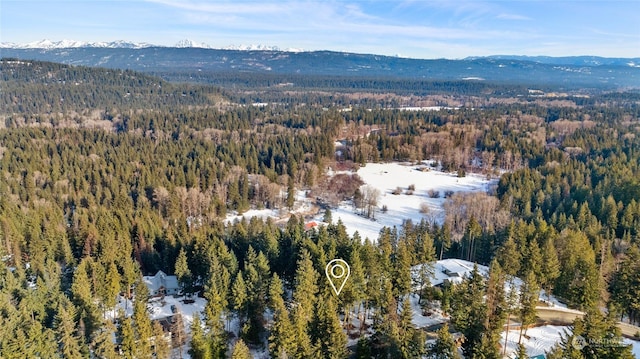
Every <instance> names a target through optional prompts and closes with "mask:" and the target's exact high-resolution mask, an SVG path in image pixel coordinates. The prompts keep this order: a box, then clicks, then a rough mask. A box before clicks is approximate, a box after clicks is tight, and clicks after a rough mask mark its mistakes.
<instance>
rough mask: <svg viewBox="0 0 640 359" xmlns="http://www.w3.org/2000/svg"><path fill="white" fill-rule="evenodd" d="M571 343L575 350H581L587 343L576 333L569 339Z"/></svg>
mask: <svg viewBox="0 0 640 359" xmlns="http://www.w3.org/2000/svg"><path fill="white" fill-rule="evenodd" d="M571 345H572V346H573V348H574V349H576V350H582V349H583V348H584V347H586V346H587V345H588V344H587V340H586V339H585V338H584V337H583V336H582V335H576V336H574V337H573V340H572V341H571Z"/></svg>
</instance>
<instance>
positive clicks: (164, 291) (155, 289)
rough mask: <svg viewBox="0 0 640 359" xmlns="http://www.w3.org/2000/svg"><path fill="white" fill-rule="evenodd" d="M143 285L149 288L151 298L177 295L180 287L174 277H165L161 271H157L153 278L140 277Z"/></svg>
mask: <svg viewBox="0 0 640 359" xmlns="http://www.w3.org/2000/svg"><path fill="white" fill-rule="evenodd" d="M142 279H143V280H144V284H146V285H147V288H149V294H150V295H151V296H152V297H160V296H165V295H174V294H178V292H179V291H180V286H179V285H178V278H177V277H176V276H175V275H166V274H165V273H164V272H163V271H161V270H160V271H158V273H156V274H155V275H154V276H144V277H142Z"/></svg>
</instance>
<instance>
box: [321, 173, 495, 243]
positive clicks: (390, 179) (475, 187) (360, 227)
mask: <svg viewBox="0 0 640 359" xmlns="http://www.w3.org/2000/svg"><path fill="white" fill-rule="evenodd" d="M357 173H358V175H359V176H360V177H361V178H362V180H363V181H364V182H365V186H366V185H369V186H372V187H373V188H376V189H378V190H379V191H380V199H379V201H378V205H377V209H376V213H375V220H374V219H369V218H365V217H364V216H362V215H360V214H359V213H358V210H354V208H353V205H352V204H351V203H349V202H343V203H341V204H340V206H339V207H338V208H337V209H332V215H333V218H334V221H337V220H338V219H340V220H341V221H342V223H343V224H344V225H345V226H346V228H347V233H349V235H353V234H354V233H355V232H356V231H357V232H358V233H359V234H360V237H362V239H364V238H369V239H370V240H371V241H376V240H377V238H378V234H379V233H380V230H381V229H382V228H384V227H390V228H391V227H393V226H396V227H399V226H401V225H402V223H403V222H404V221H405V220H407V219H411V220H412V221H414V222H420V221H421V220H422V219H427V220H430V221H436V222H437V223H442V222H443V221H444V209H443V205H444V201H445V198H444V197H445V192H447V191H451V192H452V193H456V192H486V191H488V190H489V189H490V188H491V187H492V186H493V185H495V184H497V183H498V180H497V179H490V180H487V178H486V176H481V175H476V174H469V175H467V176H465V177H457V175H456V174H455V173H445V172H440V171H437V170H434V169H432V168H431V167H429V166H427V165H426V164H422V165H405V164H401V163H395V162H394V163H368V164H367V165H366V166H364V167H362V168H360V169H359V170H358V172H357ZM410 185H413V186H415V189H414V190H413V191H412V192H413V194H407V193H408V191H407V189H408V187H409V186H410ZM398 187H400V188H401V189H402V193H401V194H397V195H394V194H392V192H393V191H394V190H396V188H398ZM430 192H431V193H430ZM436 192H437V193H438V197H437V198H435V196H434V194H435V193H436ZM423 204H426V206H428V208H429V211H428V213H426V214H425V213H420V208H421V206H423ZM383 206H386V207H387V212H386V213H383V212H381V208H382V207H383Z"/></svg>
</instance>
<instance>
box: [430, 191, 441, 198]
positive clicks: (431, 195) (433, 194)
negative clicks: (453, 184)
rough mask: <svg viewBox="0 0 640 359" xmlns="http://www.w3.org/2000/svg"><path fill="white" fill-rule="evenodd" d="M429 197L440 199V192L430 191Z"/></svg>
mask: <svg viewBox="0 0 640 359" xmlns="http://www.w3.org/2000/svg"><path fill="white" fill-rule="evenodd" d="M427 195H428V196H429V198H440V191H436V190H434V189H430V190H428V191H427Z"/></svg>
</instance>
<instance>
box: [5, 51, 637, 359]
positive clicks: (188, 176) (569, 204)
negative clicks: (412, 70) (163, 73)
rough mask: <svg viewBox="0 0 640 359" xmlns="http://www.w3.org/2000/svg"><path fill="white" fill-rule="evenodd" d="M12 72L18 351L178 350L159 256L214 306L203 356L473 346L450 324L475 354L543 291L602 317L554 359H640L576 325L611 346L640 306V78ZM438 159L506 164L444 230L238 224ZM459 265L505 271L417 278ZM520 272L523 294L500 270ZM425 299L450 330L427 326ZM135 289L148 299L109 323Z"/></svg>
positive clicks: (529, 318) (8, 197)
mask: <svg viewBox="0 0 640 359" xmlns="http://www.w3.org/2000/svg"><path fill="white" fill-rule="evenodd" d="M0 64H1V67H0V73H1V74H2V91H1V92H0V104H1V105H0V117H2V119H1V121H0V239H1V241H0V259H1V261H0V273H1V275H0V328H3V329H2V331H0V357H2V358H35V357H41V358H80V357H95V358H117V357H126V358H151V357H157V358H168V357H170V356H171V355H172V353H173V355H174V356H175V355H177V354H176V353H177V352H176V349H173V351H172V348H171V346H172V345H173V346H176V347H177V346H181V345H182V344H183V343H184V342H185V340H184V339H177V343H178V344H176V339H175V338H173V341H172V342H166V341H163V340H158V339H157V338H160V337H161V336H162V330H163V329H162V328H161V326H160V324H158V323H157V322H156V321H151V320H150V316H149V313H148V310H147V301H148V299H149V297H150V293H149V292H148V290H147V287H146V286H145V285H143V284H142V278H141V276H142V275H152V274H154V273H156V272H157V271H158V270H162V271H164V272H165V273H168V274H175V275H176V276H177V277H178V281H179V283H180V286H181V290H182V292H183V293H185V294H188V295H191V296H203V297H204V298H205V299H206V306H205V308H204V314H203V316H202V317H196V318H195V320H194V321H193V323H192V324H191V326H190V328H189V330H188V332H189V333H190V334H189V335H188V341H186V342H188V343H189V349H188V352H189V354H190V355H191V357H192V358H224V357H232V358H248V357H251V351H252V350H266V351H268V353H269V355H270V356H271V357H274V358H347V357H356V358H372V357H373V358H423V357H427V358H459V354H458V351H457V349H456V348H457V346H458V345H459V344H460V343H458V342H455V341H454V338H453V337H452V335H451V333H455V332H459V333H462V335H463V336H464V338H465V340H464V341H463V342H462V344H461V348H462V352H463V353H464V355H465V357H466V358H502V348H501V342H500V332H501V331H502V330H503V326H504V324H505V323H506V321H507V320H508V318H512V317H518V318H520V320H521V323H522V325H523V327H527V326H531V325H534V324H535V306H536V305H537V304H538V293H539V292H540V289H544V290H545V291H546V293H547V294H548V295H550V294H551V293H553V294H554V295H555V296H557V297H558V298H561V299H562V300H563V301H565V302H566V303H567V304H568V305H569V307H571V308H575V309H579V310H582V311H584V312H585V313H587V314H586V315H585V316H584V318H582V319H578V320H576V322H575V323H574V325H573V332H572V333H569V334H567V336H566V337H565V338H563V340H562V342H561V343H559V344H558V345H557V346H556V347H554V348H550V351H549V354H548V357H550V358H599V359H600V358H632V357H633V355H632V354H631V351H630V350H629V348H626V347H623V346H599V347H593V346H592V347H585V349H582V350H580V349H576V348H575V346H573V345H572V340H573V338H574V337H575V336H578V335H580V336H582V337H584V338H586V340H591V341H592V342H595V341H597V340H605V339H606V340H614V339H615V338H620V336H621V332H620V330H619V329H618V328H617V327H616V325H615V323H616V322H618V321H624V322H627V323H630V324H636V325H637V324H638V322H639V321H640V181H638V180H637V179H638V178H640V151H639V149H640V126H639V123H640V122H639V121H640V94H638V93H637V92H624V93H613V92H612V93H594V94H590V95H589V96H585V94H584V93H580V94H561V95H557V96H555V97H539V96H529V95H528V92H527V91H526V89H523V88H522V87H520V86H509V85H506V84H500V85H486V84H473V83H472V84H467V85H462V84H456V83H442V84H436V83H431V84H427V83H425V82H411V83H409V85H408V87H404V86H403V84H401V83H393V84H382V85H379V83H377V82H375V81H373V82H371V83H366V82H361V83H357V82H349V81H348V79H344V78H341V79H327V80H326V81H328V82H330V81H339V82H340V86H339V87H341V88H344V89H345V91H338V90H336V91H335V92H327V91H326V88H325V89H324V90H322V91H321V90H317V91H316V90H314V91H310V90H305V89H300V88H294V89H286V88H285V89H273V88H262V90H260V91H255V92H251V91H249V90H248V88H250V87H251V84H252V83H254V82H251V81H258V82H262V81H267V80H268V81H277V82H278V83H280V82H281V81H280V80H277V79H273V80H272V79H250V78H246V77H245V76H239V77H238V78H239V79H241V80H242V81H250V82H248V85H247V86H246V87H242V88H237V89H235V90H234V89H233V86H225V87H224V88H217V87H213V86H212V85H204V84H202V85H194V84H188V83H179V82H172V83H169V82H166V81H163V80H160V79H159V78H155V77H152V76H148V75H142V74H139V73H135V72H131V71H119V70H105V69H93V68H85V67H74V66H66V65H59V64H53V63H46V62H33V61H16V60H3V61H2V62H1V63H0ZM226 76H231V75H226ZM303 80H304V79H300V80H299V81H303ZM220 81H221V83H219V84H218V85H220V84H223V83H224V82H225V81H227V80H226V79H225V78H222V79H221V80H220ZM308 81H309V83H310V84H311V85H310V87H314V86H316V84H318V83H319V81H320V80H319V79H313V78H312V79H308ZM274 83H275V82H274ZM385 86H386V87H385ZM414 86H415V87H414ZM267 87H268V86H267ZM319 87H320V86H319ZM388 87H391V91H389V92H385V91H383V90H384V89H386V88H388ZM353 88H361V91H358V92H354V91H352V90H353ZM396 89H397V91H396ZM489 89H491V91H489ZM254 102H261V104H254ZM262 102H264V103H262ZM401 106H443V108H442V109H441V110H439V111H427V110H424V111H403V110H401V109H399V107H401ZM337 140H340V141H341V143H342V144H343V147H344V148H343V150H342V151H340V152H339V153H337V152H336V150H335V142H336V141H337ZM427 159H429V160H435V161H437V162H438V163H439V164H440V165H441V166H442V168H443V170H445V171H453V172H457V173H458V175H459V176H465V175H466V174H467V173H471V172H474V173H482V174H484V175H486V176H496V177H497V176H499V177H500V180H499V184H498V187H497V189H496V190H495V193H490V194H484V193H482V194H476V195H468V196H451V197H449V198H448V199H447V200H446V202H445V210H446V218H445V220H444V221H443V222H442V223H438V222H428V221H422V222H420V223H412V222H410V221H407V222H405V223H404V224H403V225H402V226H400V227H397V228H385V229H384V230H383V231H382V232H381V233H380V236H379V238H377V240H375V241H369V240H362V239H361V238H360V237H359V236H358V235H355V236H349V235H348V234H347V231H346V229H345V227H344V225H343V224H342V223H341V222H339V221H337V222H332V223H328V224H327V225H326V226H319V227H318V229H314V230H307V229H306V228H305V218H304V217H303V216H302V215H300V216H297V215H291V216H285V217H284V219H266V220H261V219H258V218H253V219H251V220H242V221H236V222H232V223H229V222H226V221H225V218H226V215H227V214H229V213H240V214H242V213H244V212H246V211H247V210H249V209H253V208H274V209H279V210H280V211H281V212H282V213H284V214H287V213H288V212H289V210H290V209H292V208H293V207H294V206H295V200H296V193H297V191H299V190H304V191H305V192H306V193H307V194H308V197H310V198H312V199H313V200H314V201H315V202H316V208H322V209H328V210H327V212H326V216H325V217H330V208H331V206H332V205H335V201H336V194H338V196H339V197H338V198H339V199H338V200H342V199H354V198H355V197H357V196H359V195H361V193H360V190H359V186H358V183H357V178H352V177H351V178H350V180H349V181H347V180H345V181H346V182H344V183H341V184H340V185H338V181H336V177H330V176H328V175H327V168H329V167H332V168H344V169H350V168H357V167H358V166H362V165H366V163H369V162H384V161H405V162H412V163H415V162H417V161H422V160H427ZM347 177H348V176H347ZM342 179H343V180H344V178H342ZM353 183H356V185H353ZM354 203H355V201H354ZM416 210H417V209H416ZM287 217H288V218H287ZM333 258H343V259H345V260H346V261H347V262H348V263H349V264H350V266H351V277H350V280H349V281H348V283H347V284H346V286H345V288H344V289H343V292H342V294H341V295H340V296H335V295H334V294H333V293H332V292H331V287H330V286H329V285H328V283H327V281H326V280H324V270H325V265H326V263H327V262H328V261H329V260H331V259H333ZM442 258H463V259H468V260H470V261H473V262H477V263H480V264H484V265H488V266H489V268H490V269H489V273H488V276H487V277H486V278H485V277H483V276H482V275H480V274H479V273H478V271H474V272H473V274H472V275H471V277H470V278H468V279H466V280H465V281H463V283H462V284H459V285H455V286H450V285H445V286H443V287H441V288H433V287H431V286H429V285H426V286H425V285H423V284H424V283H426V282H427V281H428V277H429V275H430V273H431V272H432V271H433V263H434V261H435V260H436V259H442ZM412 268H414V269H415V268H418V269H419V270H418V271H417V272H418V275H417V276H416V275H415V270H414V272H413V273H414V275H412ZM516 277H518V278H522V280H523V285H522V288H520V290H521V293H522V294H521V295H519V296H518V297H517V298H516V299H514V298H513V297H512V296H510V295H509V293H508V292H507V291H505V286H509V285H510V283H513V279H514V278H516ZM410 294H416V295H419V297H420V303H421V304H423V305H424V308H425V310H428V309H429V308H430V307H432V306H435V305H436V303H437V305H438V306H440V308H442V310H443V311H444V312H445V313H447V314H448V315H449V318H450V323H449V324H448V325H445V326H444V327H443V328H442V329H440V330H439V331H437V332H434V333H431V332H427V331H426V330H424V328H417V327H416V326H415V325H414V324H412V321H411V316H412V308H411V305H410V301H409V299H408V298H409V297H408V296H409V295H410ZM123 299H132V301H133V302H132V305H133V311H132V315H131V316H127V315H125V314H124V312H122V313H119V314H118V315H117V319H116V320H112V319H111V318H112V317H111V316H110V315H108V314H107V313H109V312H111V311H112V310H113V309H114V308H115V307H116V306H117V304H118V302H120V301H122V300H123ZM231 318H236V319H237V320H238V321H239V323H240V326H239V327H240V330H239V332H237V333H232V331H231V330H230V328H229V321H230V320H231ZM186 332H187V331H185V330H184V329H183V330H181V331H179V333H180V335H181V336H185V335H186ZM114 335H115V338H116V340H115V341H114V340H113V337H114ZM427 335H431V336H433V338H435V341H434V342H430V344H427V342H426V338H427ZM638 335H640V333H638Z"/></svg>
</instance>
